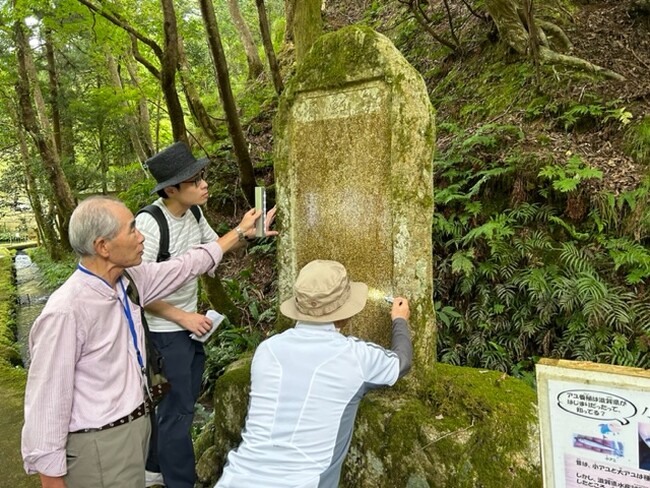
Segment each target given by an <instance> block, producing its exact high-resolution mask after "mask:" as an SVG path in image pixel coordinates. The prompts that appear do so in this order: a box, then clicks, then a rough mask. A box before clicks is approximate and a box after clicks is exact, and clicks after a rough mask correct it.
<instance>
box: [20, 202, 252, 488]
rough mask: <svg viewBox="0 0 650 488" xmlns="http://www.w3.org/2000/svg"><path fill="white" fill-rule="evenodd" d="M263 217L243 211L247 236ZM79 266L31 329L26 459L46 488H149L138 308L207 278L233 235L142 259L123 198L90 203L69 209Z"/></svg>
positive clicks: (146, 409) (140, 238)
mask: <svg viewBox="0 0 650 488" xmlns="http://www.w3.org/2000/svg"><path fill="white" fill-rule="evenodd" d="M259 215H260V212H259V211H255V210H251V211H249V212H247V213H246V215H245V216H244V218H243V219H242V221H241V223H240V224H239V227H240V228H241V229H244V230H249V229H251V228H252V227H253V226H254V225H255V221H256V220H257V218H258V217H259ZM69 237H70V243H71V245H72V247H73V249H74V250H75V252H76V253H77V254H78V255H79V257H80V259H79V264H78V267H77V270H76V271H75V272H74V273H73V274H72V275H71V276H70V278H68V280H67V281H66V282H65V283H64V284H63V285H62V286H61V287H60V288H59V289H58V290H56V291H55V292H54V293H53V294H52V296H51V297H50V299H49V300H48V302H47V304H46V305H45V307H44V308H43V311H42V313H41V314H40V316H39V317H38V318H37V319H36V321H35V322H34V325H33V326H32V329H31V332H30V339H29V348H30V356H31V365H30V368H29V373H28V378H27V388H26V391H25V425H24V427H23V435H22V454H23V460H24V464H25V470H26V471H27V472H28V473H39V474H40V478H41V484H42V486H43V487H44V488H62V487H67V488H100V487H102V488H107V487H113V488H142V487H143V486H144V484H145V479H144V478H145V476H144V474H145V473H144V471H145V469H144V466H145V458H146V454H147V446H148V443H149V432H150V429H151V424H150V422H149V418H148V414H149V412H150V409H151V404H150V401H149V399H148V395H147V391H146V387H147V380H146V375H145V371H144V369H145V365H146V364H147V362H146V361H147V358H146V351H145V348H144V331H143V328H142V321H141V315H140V307H139V306H138V305H136V304H135V303H133V302H132V301H131V300H130V299H129V298H128V296H127V288H128V286H129V280H128V279H127V278H126V277H125V276H123V273H124V270H125V269H127V268H128V273H129V276H130V277H131V279H132V280H133V282H134V284H135V286H136V288H137V289H138V292H139V295H140V300H141V303H142V305H146V304H147V303H150V302H152V301H154V300H157V299H160V298H162V297H164V296H166V295H168V294H169V293H171V292H173V291H174V290H175V289H176V288H178V287H179V286H181V285H182V284H183V283H185V282H186V281H187V280H188V279H191V278H192V277H195V276H197V275H199V274H201V273H206V272H207V273H213V272H214V271H215V269H216V267H217V265H218V264H219V262H220V261H221V258H222V255H223V253H224V252H226V251H228V250H230V249H231V248H232V247H234V246H236V245H237V243H238V242H239V236H238V233H237V232H236V231H234V230H233V231H231V232H229V233H227V234H225V235H224V236H222V237H221V238H220V239H219V242H218V243H217V242H212V243H210V244H206V245H202V246H197V247H196V248H194V249H192V250H190V251H188V252H187V253H186V254H184V255H183V256H181V257H178V258H175V259H172V260H170V261H167V262H164V263H143V264H141V262H142V252H143V242H144V238H143V236H142V234H141V233H140V232H139V231H138V229H137V228H136V226H135V219H134V217H133V214H132V213H131V212H130V211H129V209H128V208H126V206H125V205H124V204H123V203H122V202H120V201H119V200H115V199H112V198H108V197H95V198H90V199H87V200H84V201H83V202H82V203H81V204H79V206H78V207H77V208H76V209H75V210H74V212H73V213H72V217H71V219H70V226H69Z"/></svg>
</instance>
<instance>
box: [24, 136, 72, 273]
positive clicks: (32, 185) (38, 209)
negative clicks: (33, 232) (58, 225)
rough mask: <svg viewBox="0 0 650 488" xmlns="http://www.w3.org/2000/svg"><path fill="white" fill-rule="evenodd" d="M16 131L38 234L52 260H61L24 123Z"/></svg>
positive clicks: (26, 186)
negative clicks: (31, 156)
mask: <svg viewBox="0 0 650 488" xmlns="http://www.w3.org/2000/svg"><path fill="white" fill-rule="evenodd" d="M16 133H17V135H18V143H19V146H20V158H21V160H22V162H23V168H24V170H25V189H26V191H27V196H28V198H29V202H30V203H31V205H32V210H34V219H35V220H36V227H37V228H38V234H39V236H41V242H42V244H43V245H44V246H45V249H46V250H47V253H48V254H49V255H50V257H51V258H52V260H54V261H59V260H60V259H62V258H63V256H62V253H61V248H60V247H59V245H58V242H57V236H56V233H55V232H54V227H53V226H51V225H49V224H48V223H47V222H46V220H45V212H44V211H43V206H42V205H41V199H40V195H39V192H38V186H37V184H36V178H34V173H33V172H32V168H31V165H30V158H29V148H28V147H27V141H26V140H25V131H24V129H23V127H22V124H19V123H17V124H16Z"/></svg>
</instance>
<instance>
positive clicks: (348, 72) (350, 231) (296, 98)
mask: <svg viewBox="0 0 650 488" xmlns="http://www.w3.org/2000/svg"><path fill="white" fill-rule="evenodd" d="M274 134H275V180H276V198H277V205H278V213H279V219H280V222H281V229H282V231H281V234H280V237H279V242H278V266H279V272H278V273H279V299H280V301H282V300H284V299H285V298H287V297H289V296H290V295H291V294H292V285H293V283H294V281H295V278H296V276H297V273H298V271H299V270H300V268H301V267H302V266H303V265H305V264H306V263H308V262H309V261H311V260H313V259H333V260H336V261H340V262H341V263H343V264H344V265H345V267H346V268H347V269H348V272H349V274H350V276H351V279H352V280H354V281H363V282H365V283H367V284H368V286H369V288H370V293H369V299H368V304H367V305H366V308H365V309H364V311H363V312H362V313H361V314H359V315H358V316H356V317H355V318H354V319H353V320H351V322H350V324H349V326H348V328H347V330H346V332H347V333H349V334H352V335H355V336H358V337H361V338H363V339H366V340H371V341H374V342H376V343H379V344H382V345H384V346H387V345H389V344H390V330H391V329H390V318H389V314H388V311H389V309H390V305H389V304H388V303H387V302H386V301H385V300H384V297H385V296H386V295H395V296H397V295H401V296H405V297H407V298H408V299H409V300H410V303H411V312H412V315H411V328H412V331H413V335H414V346H415V361H414V364H415V368H414V369H420V368H425V369H426V368H427V366H429V365H431V364H432V363H433V362H434V361H435V340H436V337H435V320H434V312H433V302H432V281H433V277H432V264H431V263H432V259H431V248H432V245H431V223H432V217H433V195H432V192H433V188H432V157H433V148H434V118H433V109H432V107H431V103H430V101H429V96H428V93H427V89H426V86H425V84H424V81H423V80H422V77H421V76H420V74H419V73H418V72H417V71H416V70H415V69H414V68H413V67H412V66H410V65H409V63H408V62H407V61H406V60H405V59H404V57H403V56H402V54H401V53H400V52H399V51H398V50H397V49H396V48H395V46H394V45H393V44H392V43H391V41H390V40H389V39H388V38H386V37H384V36H383V35H381V34H378V33H376V32H375V31H373V30H371V29H369V28H364V27H358V26H352V27H347V28H344V29H341V30H340V31H337V32H335V33H332V34H328V35H325V36H323V37H321V38H320V39H319V40H318V41H317V42H316V44H315V45H314V46H313V48H312V49H311V51H310V52H309V54H308V55H307V56H306V57H305V59H304V60H303V61H302V62H301V63H300V65H299V66H298V68H297V72H296V74H295V76H294V77H293V78H292V80H291V83H290V84H289V85H288V86H287V89H286V91H285V92H284V94H283V96H282V98H281V101H280V107H279V110H278V115H277V117H276V121H275V126H274ZM288 325H290V324H289V323H288V322H280V328H284V327H286V326H288Z"/></svg>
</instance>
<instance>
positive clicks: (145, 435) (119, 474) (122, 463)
mask: <svg viewBox="0 0 650 488" xmlns="http://www.w3.org/2000/svg"><path fill="white" fill-rule="evenodd" d="M150 433H151V420H150V419H149V415H145V416H143V417H140V418H139V419H137V420H134V421H133V422H129V423H128V424H124V425H121V426H119V427H114V428H112V429H108V430H101V431H99V432H88V433H82V434H69V435H68V442H67V445H66V455H67V465H68V474H66V476H65V484H66V487H67V488H143V487H144V463H145V460H146V457H147V450H148V449H149V435H150Z"/></svg>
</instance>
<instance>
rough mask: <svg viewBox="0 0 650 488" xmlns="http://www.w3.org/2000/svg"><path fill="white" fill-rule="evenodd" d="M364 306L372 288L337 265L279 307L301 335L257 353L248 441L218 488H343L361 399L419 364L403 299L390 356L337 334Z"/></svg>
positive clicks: (311, 276)
mask: <svg viewBox="0 0 650 488" xmlns="http://www.w3.org/2000/svg"><path fill="white" fill-rule="evenodd" d="M367 297H368V287H367V286H366V285H365V284H364V283H359V282H352V281H350V279H349V278H348V274H347V272H346V270H345V268H344V267H343V265H342V264H340V263H338V262H336V261H324V260H316V261H312V262H310V263H308V264H307V265H306V266H305V267H304V268H302V270H301V271H300V273H299V275H298V278H297V279H296V283H295V285H294V296H293V297H292V298H290V299H289V300H287V301H285V302H284V303H282V305H281V306H280V311H281V312H282V314H283V315H285V316H287V317H289V318H291V319H294V320H297V323H296V326H295V327H293V328H291V329H289V330H287V331H285V332H283V333H282V334H279V335H276V336H273V337H271V338H270V339H267V340H266V341H264V342H262V344H260V346H259V347H258V348H257V350H256V351H255V356H254V357H253V363H252V366H251V393H250V403H249V408H248V416H247V418H246V427H245V429H244V431H243V433H242V442H241V444H240V445H239V447H238V448H237V449H236V450H233V451H231V452H230V453H229V454H228V462H227V464H226V466H225V468H224V471H223V474H222V476H221V478H220V479H219V481H218V482H217V484H216V488H259V487H262V486H263V487H264V488H336V487H337V486H338V482H339V477H340V474H341V466H342V465H343V461H344V460H345V456H346V454H347V451H348V448H349V446H350V441H351V439H352V429H353V426H354V419H355V417H356V413H357V408H358V406H359V402H360V400H361V398H362V397H363V396H364V395H365V394H366V393H367V392H368V391H369V390H370V389H373V388H377V387H380V386H385V385H393V384H394V383H395V382H396V381H397V380H398V379H399V378H400V377H402V376H403V375H405V374H406V373H407V372H408V370H409V369H410V366H411V360H412V356H413V348H412V345H411V338H410V334H409V329H408V323H407V321H408V318H409V315H410V312H409V306H408V302H407V300H406V299H405V298H401V297H398V298H395V300H394V302H393V307H392V310H391V317H392V329H393V335H392V343H391V349H390V350H388V349H384V348H383V347H380V346H378V345H376V344H373V343H370V342H364V341H361V340H359V339H357V338H354V337H346V336H344V335H342V334H340V333H339V332H338V329H339V328H341V327H344V326H345V324H346V323H347V321H348V319H349V318H350V317H352V316H353V315H356V314H357V313H359V312H360V311H361V310H362V309H363V308H364V306H365V304H366V299H367Z"/></svg>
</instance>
